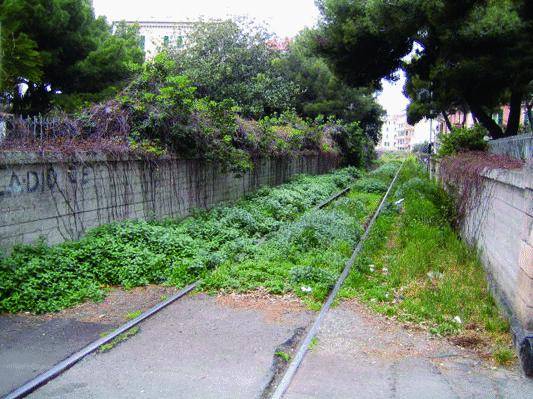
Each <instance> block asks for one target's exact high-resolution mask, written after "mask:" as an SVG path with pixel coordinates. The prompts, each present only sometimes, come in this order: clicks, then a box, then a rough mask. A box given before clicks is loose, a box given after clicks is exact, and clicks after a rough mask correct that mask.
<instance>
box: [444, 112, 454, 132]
mask: <svg viewBox="0 0 533 399" xmlns="http://www.w3.org/2000/svg"><path fill="white" fill-rule="evenodd" d="M442 116H443V118H444V122H445V123H446V127H447V128H448V130H449V131H450V133H451V132H452V127H453V126H452V124H451V123H450V118H448V114H447V113H446V112H445V111H442Z"/></svg>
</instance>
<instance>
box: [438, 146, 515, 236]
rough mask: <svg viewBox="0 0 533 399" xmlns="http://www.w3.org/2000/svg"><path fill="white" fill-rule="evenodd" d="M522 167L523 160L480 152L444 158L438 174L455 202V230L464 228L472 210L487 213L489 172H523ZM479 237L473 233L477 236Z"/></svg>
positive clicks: (489, 189)
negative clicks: (487, 174) (518, 170)
mask: <svg viewBox="0 0 533 399" xmlns="http://www.w3.org/2000/svg"><path fill="white" fill-rule="evenodd" d="M522 166H523V162H522V161H521V160H518V159H514V158H510V157H508V156H504V155H498V154H489V153H486V152H480V151H471V152H463V153H459V154H456V155H452V156H447V157H444V158H443V159H442V161H441V164H440V169H439V175H440V179H441V180H442V183H443V185H444V187H446V189H447V191H448V192H449V193H450V194H451V195H452V196H453V197H454V200H455V204H456V220H455V225H456V227H463V228H465V227H466V226H465V221H466V217H467V215H469V214H470V213H471V212H473V211H477V212H481V214H482V215H483V213H485V211H486V206H487V204H488V202H489V201H488V199H489V198H490V196H491V191H492V190H491V188H492V187H491V185H490V184H488V180H487V179H486V177H485V176H484V175H486V173H488V172H489V171H491V170H495V169H499V170H510V169H520V168H521V167H522ZM481 219H482V218H479V220H481ZM470 227H473V226H470ZM476 235H477V233H476V232H474V236H476Z"/></svg>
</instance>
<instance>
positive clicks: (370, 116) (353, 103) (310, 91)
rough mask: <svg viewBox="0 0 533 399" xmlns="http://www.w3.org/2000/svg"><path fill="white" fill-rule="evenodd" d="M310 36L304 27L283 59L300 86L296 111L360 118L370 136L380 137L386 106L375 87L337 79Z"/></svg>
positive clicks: (287, 71)
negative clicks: (375, 93) (317, 53)
mask: <svg viewBox="0 0 533 399" xmlns="http://www.w3.org/2000/svg"><path fill="white" fill-rule="evenodd" d="M310 40H312V38H311V37H310V31H308V30H304V31H303V32H302V33H300V34H299V35H298V36H297V37H296V38H295V39H294V40H293V41H292V42H291V43H290V44H289V48H288V51H287V52H286V54H285V55H284V56H283V57H282V58H281V60H280V66H281V67H282V68H283V70H284V73H285V74H286V75H287V76H288V77H289V78H290V79H291V80H292V81H293V82H295V83H296V84H297V86H298V87H299V88H300V91H299V93H298V96H297V98H296V103H295V107H296V111H297V112H298V113H299V114H301V115H304V116H306V117H309V118H317V117H319V116H324V115H326V116H334V117H335V118H337V119H342V120H343V121H345V122H347V123H352V122H358V123H359V125H360V127H361V128H362V130H363V131H364V133H365V134H366V135H367V136H368V137H370V138H371V139H372V140H373V141H374V142H377V141H379V134H380V128H381V124H382V122H381V119H382V116H383V109H382V108H381V106H380V105H379V104H378V103H377V102H376V100H375V98H374V97H373V93H372V91H371V90H369V89H367V88H351V87H349V86H347V85H346V84H345V83H343V82H342V81H341V80H340V79H338V78H337V77H336V76H335V75H334V74H333V73H332V72H331V71H330V69H329V67H328V65H327V64H326V62H325V61H324V60H323V59H321V58H319V57H317V56H315V55H314V54H313V53H312V51H311V47H312V46H311V45H310V43H309V42H310Z"/></svg>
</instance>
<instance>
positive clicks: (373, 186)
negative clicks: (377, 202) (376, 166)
mask: <svg viewBox="0 0 533 399" xmlns="http://www.w3.org/2000/svg"><path fill="white" fill-rule="evenodd" d="M354 187H355V188H356V189H357V190H359V191H362V192H365V193H376V194H383V193H385V191H387V188H388V184H386V183H384V182H383V181H381V180H379V179H373V178H365V179H361V180H359V181H357V183H356V184H355V186H354Z"/></svg>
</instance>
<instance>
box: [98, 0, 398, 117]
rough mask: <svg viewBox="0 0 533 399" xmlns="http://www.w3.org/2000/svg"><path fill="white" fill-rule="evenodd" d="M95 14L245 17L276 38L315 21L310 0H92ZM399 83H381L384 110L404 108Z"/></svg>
mask: <svg viewBox="0 0 533 399" xmlns="http://www.w3.org/2000/svg"><path fill="white" fill-rule="evenodd" d="M93 5H94V9H95V12H96V15H105V16H106V17H107V18H108V20H109V21H115V20H121V19H126V20H146V19H148V20H150V19H159V20H169V21H183V20H197V19H199V18H200V17H204V18H225V17H228V16H236V15H238V16H242V15H245V16H249V17H251V18H254V19H256V20H258V21H261V22H264V23H266V24H267V25H268V26H269V27H270V29H271V30H272V31H273V32H274V33H276V34H277V35H278V36H279V37H281V38H283V37H293V36H295V35H296V34H297V33H298V32H299V31H300V30H302V29H303V28H305V27H312V26H314V25H315V23H316V21H317V20H318V16H319V13H318V9H317V8H316V6H315V2H314V0H187V1H184V0H174V1H172V0H93ZM401 87H402V83H401V82H400V83H396V84H395V85H390V84H388V83H385V84H384V90H383V92H382V93H381V95H380V96H379V98H378V99H379V102H380V103H381V104H382V105H383V107H384V108H385V109H386V110H387V112H388V113H393V114H396V113H399V112H402V111H403V110H404V109H405V106H406V104H407V99H405V97H403V95H402V92H401Z"/></svg>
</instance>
